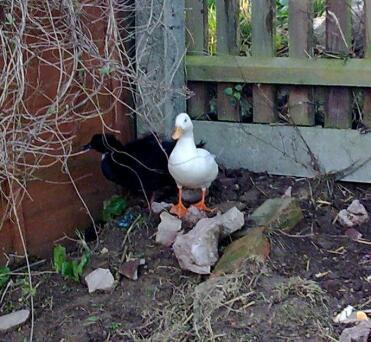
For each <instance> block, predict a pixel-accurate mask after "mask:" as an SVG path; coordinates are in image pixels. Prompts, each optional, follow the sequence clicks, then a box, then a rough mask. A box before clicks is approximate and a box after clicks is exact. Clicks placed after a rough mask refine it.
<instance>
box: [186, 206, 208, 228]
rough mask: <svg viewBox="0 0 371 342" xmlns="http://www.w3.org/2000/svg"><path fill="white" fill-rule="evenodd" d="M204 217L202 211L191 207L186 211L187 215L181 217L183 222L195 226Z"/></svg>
mask: <svg viewBox="0 0 371 342" xmlns="http://www.w3.org/2000/svg"><path fill="white" fill-rule="evenodd" d="M206 217H207V215H206V213H205V212H204V211H201V210H199V209H198V208H196V207H194V206H193V205H191V206H190V207H189V208H188V210H187V214H186V215H185V216H184V217H183V221H185V222H187V223H189V224H191V225H195V224H196V223H197V222H198V221H200V220H201V219H203V218H206Z"/></svg>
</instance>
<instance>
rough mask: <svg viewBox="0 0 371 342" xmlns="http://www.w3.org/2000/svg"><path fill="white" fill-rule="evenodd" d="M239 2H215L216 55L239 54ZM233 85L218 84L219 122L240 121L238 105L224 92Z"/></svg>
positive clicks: (222, 0) (232, 0)
mask: <svg viewBox="0 0 371 342" xmlns="http://www.w3.org/2000/svg"><path fill="white" fill-rule="evenodd" d="M239 13H240V1H239V0H216V18H217V20H216V32H217V38H216V52H217V54H218V55H238V54H239V52H240V29H239V25H240V23H239ZM234 86H235V84H233V83H218V85H217V95H216V97H217V113H218V120H219V121H240V104H239V101H238V100H237V99H235V98H234V97H233V96H231V95H227V94H226V92H225V90H226V89H227V88H233V87H234Z"/></svg>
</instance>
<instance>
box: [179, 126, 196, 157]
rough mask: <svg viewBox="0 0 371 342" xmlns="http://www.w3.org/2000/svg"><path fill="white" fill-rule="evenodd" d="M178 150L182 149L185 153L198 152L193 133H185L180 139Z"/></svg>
mask: <svg viewBox="0 0 371 342" xmlns="http://www.w3.org/2000/svg"><path fill="white" fill-rule="evenodd" d="M176 148H177V149H178V148H179V149H181V150H182V151H183V152H184V153H187V152H194V151H196V145H195V140H194V137H193V131H188V132H184V134H183V135H182V136H181V137H180V138H179V140H178V142H177V144H176Z"/></svg>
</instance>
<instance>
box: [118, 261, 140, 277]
mask: <svg viewBox="0 0 371 342" xmlns="http://www.w3.org/2000/svg"><path fill="white" fill-rule="evenodd" d="M145 264H146V260H145V259H135V260H129V261H126V262H124V263H123V264H122V265H121V266H120V268H119V273H120V274H122V275H123V276H125V277H126V278H129V279H131V280H138V268H139V266H142V265H145Z"/></svg>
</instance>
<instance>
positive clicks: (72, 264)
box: [53, 245, 91, 282]
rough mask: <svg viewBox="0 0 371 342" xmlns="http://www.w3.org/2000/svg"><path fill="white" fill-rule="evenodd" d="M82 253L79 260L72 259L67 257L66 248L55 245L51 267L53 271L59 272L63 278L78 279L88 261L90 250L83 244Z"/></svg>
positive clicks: (77, 280)
mask: <svg viewBox="0 0 371 342" xmlns="http://www.w3.org/2000/svg"><path fill="white" fill-rule="evenodd" d="M83 247H84V248H83V249H84V251H83V253H82V256H81V258H80V260H78V261H77V260H72V259H70V258H68V256H67V253H66V248H64V247H63V246H61V245H57V246H55V247H54V250H53V267H54V269H55V271H56V272H57V273H59V274H61V275H62V276H63V277H64V278H65V279H71V280H74V281H76V282H79V281H80V277H81V275H82V273H83V271H84V269H85V267H86V266H87V265H88V263H89V262H90V256H91V251H90V249H89V248H88V247H87V246H86V245H83Z"/></svg>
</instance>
